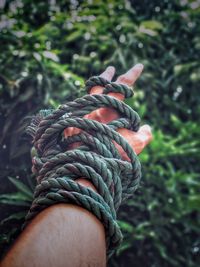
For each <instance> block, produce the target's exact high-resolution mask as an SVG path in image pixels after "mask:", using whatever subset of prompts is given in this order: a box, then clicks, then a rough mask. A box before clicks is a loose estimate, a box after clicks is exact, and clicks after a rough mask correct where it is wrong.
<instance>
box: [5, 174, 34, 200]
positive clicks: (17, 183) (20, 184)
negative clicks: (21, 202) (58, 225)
mask: <svg viewBox="0 0 200 267" xmlns="http://www.w3.org/2000/svg"><path fill="white" fill-rule="evenodd" d="M8 179H9V180H10V181H11V183H12V184H14V185H15V186H16V188H17V189H18V190H19V191H20V192H23V193H24V194H25V195H26V196H27V197H28V199H29V200H30V201H31V200H32V199H33V192H32V191H31V190H30V189H29V188H28V186H26V185H25V184H24V183H23V182H21V181H19V180H18V179H15V178H12V177H8Z"/></svg>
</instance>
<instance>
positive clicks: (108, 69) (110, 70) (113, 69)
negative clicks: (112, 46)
mask: <svg viewBox="0 0 200 267" xmlns="http://www.w3.org/2000/svg"><path fill="white" fill-rule="evenodd" d="M106 71H109V72H114V71H115V68H114V67H113V66H108V67H107V68H106Z"/></svg>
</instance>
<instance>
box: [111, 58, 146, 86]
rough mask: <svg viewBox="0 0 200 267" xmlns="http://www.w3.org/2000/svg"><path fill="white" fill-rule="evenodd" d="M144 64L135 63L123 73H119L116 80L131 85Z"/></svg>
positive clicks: (138, 75)
mask: <svg viewBox="0 0 200 267" xmlns="http://www.w3.org/2000/svg"><path fill="white" fill-rule="evenodd" d="M143 68H144V66H143V65H142V64H140V63H139V64H136V65H135V66H133V67H132V68H131V69H130V70H128V71H127V72H126V73H125V74H122V75H120V76H119V77H118V78H117V80H116V82H117V83H122V84H126V85H129V86H132V85H133V84H134V83H135V82H136V80H137V79H138V78H139V77H140V75H141V73H142V71H143Z"/></svg>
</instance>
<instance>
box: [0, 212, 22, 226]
mask: <svg viewBox="0 0 200 267" xmlns="http://www.w3.org/2000/svg"><path fill="white" fill-rule="evenodd" d="M26 214H27V212H25V211H21V212H17V213H13V214H11V215H10V216H8V217H7V218H5V219H3V220H2V221H1V224H4V223H7V222H8V221H11V220H21V219H24V218H25V216H26Z"/></svg>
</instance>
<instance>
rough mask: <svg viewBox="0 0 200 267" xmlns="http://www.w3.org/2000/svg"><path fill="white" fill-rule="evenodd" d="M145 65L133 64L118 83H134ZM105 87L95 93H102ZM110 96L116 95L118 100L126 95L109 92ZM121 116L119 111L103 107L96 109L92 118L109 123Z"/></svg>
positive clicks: (130, 84)
mask: <svg viewBox="0 0 200 267" xmlns="http://www.w3.org/2000/svg"><path fill="white" fill-rule="evenodd" d="M143 68H144V66H143V65H142V64H136V65H135V66H133V67H132V68H131V69H130V70H128V71H127V72H126V73H124V74H122V75H120V76H119V77H118V78H117V80H116V83H122V84H125V85H128V86H132V85H134V83H135V82H136V80H137V79H138V78H139V77H140V75H141V73H142V71H143ZM102 91H103V89H102V88H101V89H100V90H97V91H96V92H95V93H97V92H98V93H99V94H100V93H102ZM108 95H109V96H112V97H115V98H117V99H118V100H121V101H123V100H124V95H123V94H119V93H112V92H111V93H108ZM118 117H119V115H118V113H117V112H116V111H115V110H114V109H112V108H101V109H98V110H96V111H94V112H93V113H92V115H91V117H90V118H91V119H95V120H97V121H99V122H102V123H109V122H111V121H112V120H116V119H117V118H118Z"/></svg>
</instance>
